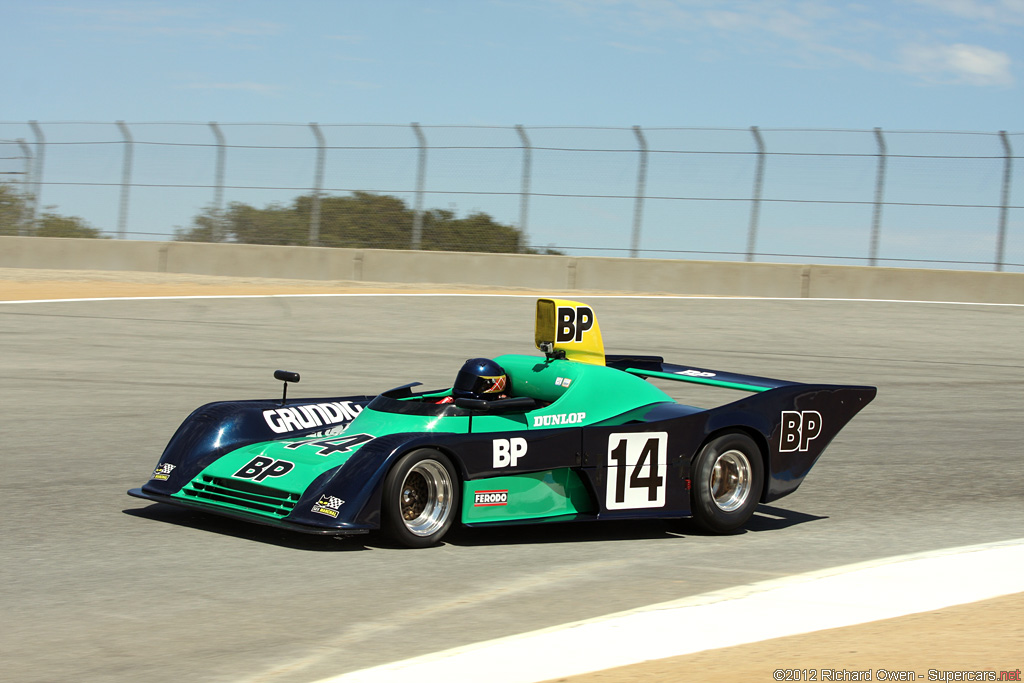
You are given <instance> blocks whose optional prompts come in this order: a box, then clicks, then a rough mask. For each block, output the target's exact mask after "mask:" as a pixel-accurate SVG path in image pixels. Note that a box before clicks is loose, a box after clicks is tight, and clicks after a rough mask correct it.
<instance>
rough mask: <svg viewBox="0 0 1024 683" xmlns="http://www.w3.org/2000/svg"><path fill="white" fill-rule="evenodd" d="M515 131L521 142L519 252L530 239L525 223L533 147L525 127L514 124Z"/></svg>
mask: <svg viewBox="0 0 1024 683" xmlns="http://www.w3.org/2000/svg"><path fill="white" fill-rule="evenodd" d="M516 132H517V133H519V140H520V141H521V142H522V143H523V186H522V192H521V193H520V195H519V232H520V235H519V253H520V254H523V253H525V252H526V251H527V249H528V247H529V244H530V239H529V234H530V233H529V229H528V227H527V223H526V217H527V212H528V211H529V208H530V173H531V169H532V167H533V148H532V147H531V146H530V138H528V137H526V129H525V128H523V127H522V125H519V124H517V125H516Z"/></svg>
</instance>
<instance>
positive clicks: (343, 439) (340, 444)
mask: <svg viewBox="0 0 1024 683" xmlns="http://www.w3.org/2000/svg"><path fill="white" fill-rule="evenodd" d="M373 438H374V437H373V435H371V434H346V435H345V436H337V437H332V438H329V439H317V440H316V441H296V442H294V443H290V444H287V445H286V446H285V448H287V449H289V450H295V449H296V448H302V447H303V446H316V447H318V448H319V449H320V450H318V451H317V452H316V454H317V455H334V454H335V453H348V452H349V451H350V450H352V449H353V448H355V447H356V446H360V445H362V444H364V443H366V442H367V441H370V440H371V439H373Z"/></svg>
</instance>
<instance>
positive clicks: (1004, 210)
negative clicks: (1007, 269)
mask: <svg viewBox="0 0 1024 683" xmlns="http://www.w3.org/2000/svg"><path fill="white" fill-rule="evenodd" d="M999 137H1000V139H1001V140H1002V141H1003V192H1002V197H1001V199H1000V202H999V231H998V233H997V235H996V272H1001V271H1002V270H1003V261H1004V260H1005V258H1006V253H1005V249H1006V215H1007V214H1008V213H1009V211H1010V180H1012V176H1013V148H1011V147H1010V138H1009V137H1007V135H1006V131H1005V130H1001V131H999Z"/></svg>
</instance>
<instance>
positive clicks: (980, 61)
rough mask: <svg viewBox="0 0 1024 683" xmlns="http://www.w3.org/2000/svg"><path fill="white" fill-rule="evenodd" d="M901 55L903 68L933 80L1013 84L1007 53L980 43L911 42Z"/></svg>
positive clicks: (940, 81) (937, 81)
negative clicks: (912, 43)
mask: <svg viewBox="0 0 1024 683" xmlns="http://www.w3.org/2000/svg"><path fill="white" fill-rule="evenodd" d="M903 57H904V61H903V64H902V67H903V69H904V70H905V71H907V72H909V73H913V74H917V75H919V76H921V77H922V78H924V79H925V80H927V81H931V82H935V83H957V84H966V85H982V86H985V85H1012V84H1013V74H1012V73H1011V71H1010V64H1011V59H1010V56H1009V55H1008V54H1006V53H1005V52H997V51H995V50H989V49H988V48H985V47H981V46H980V45H966V44H964V43H956V44H954V45H927V46H926V45H911V46H908V47H906V48H905V49H904V51H903Z"/></svg>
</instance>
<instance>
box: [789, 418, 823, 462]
mask: <svg viewBox="0 0 1024 683" xmlns="http://www.w3.org/2000/svg"><path fill="white" fill-rule="evenodd" d="M779 431H780V432H781V436H780V437H779V453H792V452H794V451H800V452H804V451H806V450H807V449H808V448H809V447H810V444H811V442H812V441H814V440H815V439H817V438H818V436H819V435H820V434H821V413H819V412H818V411H817V410H799V411H798V410H783V411H782V429H780V430H779Z"/></svg>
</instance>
